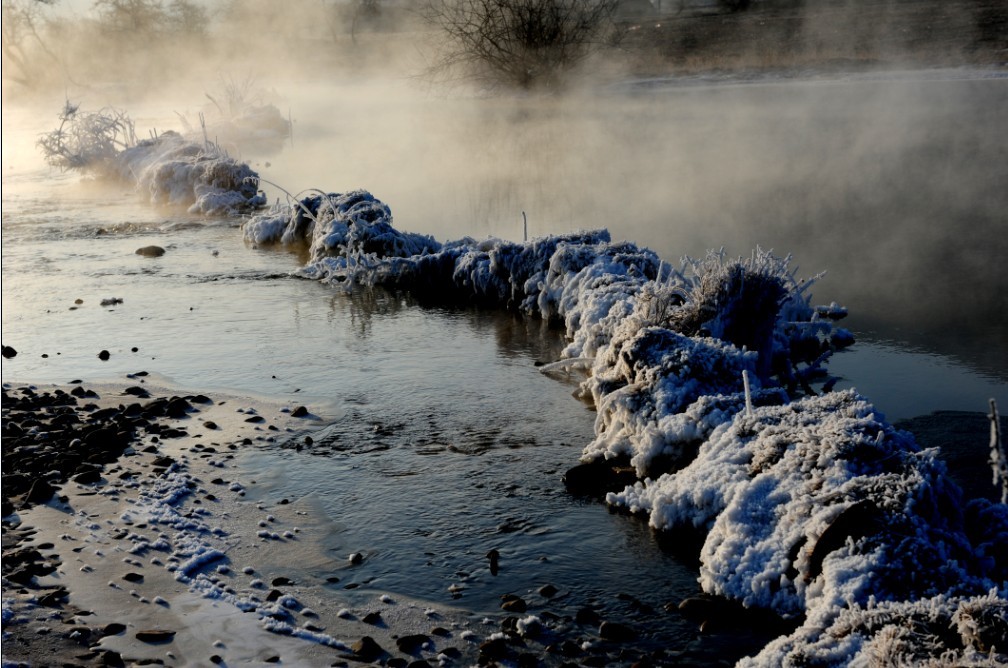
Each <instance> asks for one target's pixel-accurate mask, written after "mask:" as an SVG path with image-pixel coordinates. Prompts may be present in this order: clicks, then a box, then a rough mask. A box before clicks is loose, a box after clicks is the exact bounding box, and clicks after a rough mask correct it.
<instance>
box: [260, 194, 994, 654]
mask: <svg viewBox="0 0 1008 668" xmlns="http://www.w3.org/2000/svg"><path fill="white" fill-rule="evenodd" d="M243 233H244V236H245V238H246V240H247V241H248V242H250V243H252V244H259V245H262V244H288V245H298V244H300V245H305V246H307V247H308V249H309V260H308V263H307V264H306V266H305V267H303V268H302V269H301V270H300V273H301V275H303V276H305V277H307V278H312V279H317V280H322V281H327V282H331V283H334V284H338V285H341V286H346V287H352V286H355V285H383V286H387V287H390V288H393V289H402V290H407V291H410V292H412V293H414V294H416V295H418V296H419V297H421V298H428V299H437V300H449V301H455V302H461V303H479V304H483V305H490V306H496V307H501V308H509V309H514V310H516V311H520V312H522V313H525V314H528V315H530V316H535V317H541V318H544V319H547V320H550V321H552V322H555V323H557V324H558V325H560V326H562V327H563V329H564V331H565V334H566V337H567V340H568V345H567V347H566V348H565V350H564V353H563V356H562V359H560V360H557V361H556V362H555V363H553V364H550V365H547V367H544V370H545V371H547V372H577V371H581V372H585V376H584V380H583V382H582V383H581V385H580V390H579V393H580V395H581V396H582V397H583V398H584V399H585V400H589V401H591V402H592V403H593V405H594V406H595V408H596V409H597V411H598V416H597V419H596V424H595V437H594V439H593V440H592V442H591V443H588V444H587V445H586V446H585V448H584V451H583V454H582V461H583V464H582V466H581V467H578V468H577V469H574V470H572V472H571V473H569V474H568V484H569V485H575V484H576V485H577V486H578V488H579V489H580V491H587V492H589V493H592V494H595V495H597V496H600V497H604V498H605V500H606V502H607V503H608V504H610V505H612V506H614V507H617V508H621V509H624V510H626V511H628V512H631V513H634V514H639V515H642V516H645V517H647V519H648V521H649V522H650V524H651V525H652V526H653V527H655V528H656V529H660V530H662V531H668V532H675V531H680V530H688V531H691V532H699V533H700V534H701V535H702V536H703V546H702V549H701V555H700V562H701V563H700V574H699V581H700V584H701V586H702V588H703V590H704V591H705V592H707V593H709V594H714V595H718V596H723V597H725V598H727V599H730V600H734V601H737V602H739V603H741V604H743V605H745V606H746V607H750V608H764V609H767V610H770V611H772V612H774V613H776V614H777V615H780V616H781V617H784V618H787V619H790V620H793V621H794V623H795V625H796V627H797V629H796V630H795V631H794V632H792V633H791V634H789V635H785V636H782V637H781V638H779V639H777V640H776V641H774V642H772V643H770V644H769V645H768V646H767V647H765V648H764V649H763V651H762V652H761V653H759V654H758V655H757V656H755V657H753V658H752V659H750V660H747V661H746V662H747V663H751V664H753V665H781V664H782V663H799V662H813V663H828V664H834V663H835V664H843V663H849V662H870V661H871V660H872V659H873V658H876V657H886V658H887V659H893V658H895V659H896V660H899V661H907V662H919V661H925V660H939V659H940V660H944V661H948V662H955V663H959V664H963V665H972V664H981V663H984V662H986V661H994V660H1000V661H1004V660H1008V647H1006V646H1004V638H1005V637H1008V603H1006V597H1008V511H1006V507H1005V505H1003V504H992V503H990V502H988V501H985V500H982V499H977V500H970V501H967V500H965V499H964V498H963V495H962V492H961V490H960V489H959V488H958V487H957V486H956V485H955V484H954V483H953V482H952V481H951V480H950V479H949V477H948V476H947V474H946V470H945V467H944V464H943V463H942V462H941V460H939V459H938V457H937V453H936V452H935V451H933V450H922V449H921V448H920V447H918V445H917V444H916V443H915V441H914V439H913V437H912V435H910V434H908V433H906V432H901V431H898V430H896V429H894V428H893V427H892V425H890V424H888V423H887V422H886V421H885V419H884V418H883V417H882V415H881V414H880V413H879V412H878V411H877V410H876V409H875V407H874V406H873V405H872V404H871V403H870V402H869V401H868V400H867V399H865V398H864V397H862V396H860V395H858V394H857V393H856V392H854V391H844V392H831V391H829V389H830V387H831V385H832V379H830V378H829V377H828V375H827V370H826V363H827V361H828V359H829V357H830V355H831V354H832V353H833V352H834V351H835V350H837V349H840V348H842V347H844V346H846V345H848V344H849V343H850V342H851V341H852V338H851V336H850V334H849V333H848V332H846V331H845V330H843V329H842V328H840V327H838V326H837V325H836V320H838V319H839V318H840V317H842V315H843V314H844V311H843V309H842V308H840V307H837V306H836V305H831V306H829V307H818V308H817V307H814V306H813V305H812V302H811V301H810V296H809V294H808V288H809V286H810V285H811V283H812V282H813V281H814V279H812V280H799V279H798V278H797V277H796V276H795V273H794V271H793V270H791V269H790V267H789V261H788V258H777V257H775V256H773V255H771V254H769V253H766V252H763V251H761V250H757V251H755V252H754V253H753V254H752V255H751V256H750V257H749V258H744V259H742V258H740V259H730V258H727V257H725V256H724V255H723V254H720V253H712V254H710V255H708V257H706V258H703V259H701V260H686V261H684V262H683V263H682V265H681V266H678V267H674V266H671V265H670V264H668V263H666V262H664V261H662V260H661V259H660V258H659V257H658V256H657V255H656V254H655V253H653V252H652V251H650V250H648V249H645V248H640V247H638V246H636V245H634V244H632V243H627V242H614V241H612V239H611V238H610V236H609V234H608V232H606V231H605V230H598V231H590V232H575V233H571V234H564V235H555V236H550V237H545V238H541V239H535V240H531V241H527V242H523V243H516V242H509V241H504V240H499V239H487V240H475V239H472V238H464V239H460V240H457V241H451V242H446V243H440V242H438V241H435V240H434V239H433V238H431V237H429V236H426V235H420V234H412V233H404V232H401V231H399V230H396V229H395V228H394V227H393V225H392V215H391V212H390V210H389V208H388V206H386V205H385V204H384V203H382V202H380V201H379V200H377V199H376V198H374V197H373V196H372V195H371V194H370V193H367V192H365V191H355V192H350V193H344V194H335V193H332V194H330V193H323V192H315V193H312V194H310V195H308V196H306V197H303V198H302V199H300V200H298V201H293V202H291V203H290V204H288V205H284V206H277V207H274V208H273V209H272V210H271V211H269V212H266V213H263V214H260V215H257V216H255V217H253V218H252V219H250V220H249V221H247V222H246V223H245V224H244V226H243Z"/></svg>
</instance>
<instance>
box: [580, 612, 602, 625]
mask: <svg viewBox="0 0 1008 668" xmlns="http://www.w3.org/2000/svg"><path fill="white" fill-rule="evenodd" d="M574 621H576V622H577V623H578V624H585V625H586V626H595V625H597V624H598V623H599V622H600V621H602V618H601V617H599V614H598V613H597V612H595V611H594V610H592V609H591V608H581V609H580V610H578V611H577V614H576V615H575V616H574Z"/></svg>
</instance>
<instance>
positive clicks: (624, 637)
mask: <svg viewBox="0 0 1008 668" xmlns="http://www.w3.org/2000/svg"><path fill="white" fill-rule="evenodd" d="M599 636H600V637H601V638H602V639H603V640H611V641H613V642H630V641H631V640H634V639H636V638H637V632H636V631H634V630H633V629H632V628H630V627H629V626H627V625H625V624H620V623H618V622H602V624H601V625H600V626H599Z"/></svg>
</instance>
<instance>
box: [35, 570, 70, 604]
mask: <svg viewBox="0 0 1008 668" xmlns="http://www.w3.org/2000/svg"><path fill="white" fill-rule="evenodd" d="M53 570H55V568H54V569H53ZM69 596H70V593H69V592H68V591H67V590H66V588H64V587H58V588H57V589H55V590H53V591H51V592H48V593H47V594H44V595H42V596H40V597H39V600H38V602H39V605H44V606H45V607H47V608H58V607H60V606H61V605H62V604H63V603H64V602H66V600H67V597H69Z"/></svg>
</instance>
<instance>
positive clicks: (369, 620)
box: [361, 611, 382, 626]
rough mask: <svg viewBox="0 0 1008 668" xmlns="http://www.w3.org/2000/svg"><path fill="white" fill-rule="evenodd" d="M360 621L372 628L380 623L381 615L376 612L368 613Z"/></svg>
mask: <svg viewBox="0 0 1008 668" xmlns="http://www.w3.org/2000/svg"><path fill="white" fill-rule="evenodd" d="M361 621H363V622H364V623H365V624H371V625H372V626H378V625H379V624H381V623H382V616H381V613H380V612H377V611H376V612H369V613H367V614H366V615H364V618H363V619H362V620H361Z"/></svg>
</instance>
